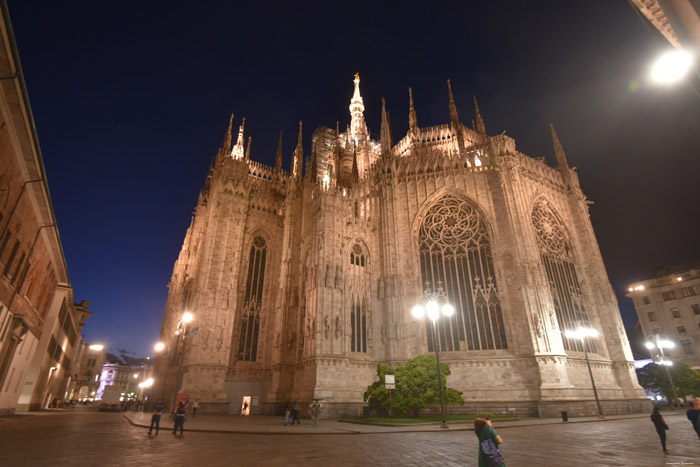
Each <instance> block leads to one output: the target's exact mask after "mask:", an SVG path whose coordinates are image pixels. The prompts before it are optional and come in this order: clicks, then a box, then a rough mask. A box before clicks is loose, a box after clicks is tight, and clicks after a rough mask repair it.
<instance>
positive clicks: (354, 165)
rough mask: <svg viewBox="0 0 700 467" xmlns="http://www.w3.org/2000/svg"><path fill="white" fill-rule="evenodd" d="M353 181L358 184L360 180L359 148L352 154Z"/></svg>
mask: <svg viewBox="0 0 700 467" xmlns="http://www.w3.org/2000/svg"><path fill="white" fill-rule="evenodd" d="M352 180H353V181H354V182H355V183H357V182H358V181H359V180H360V171H359V170H358V167H357V147H355V148H354V149H353V152H352Z"/></svg>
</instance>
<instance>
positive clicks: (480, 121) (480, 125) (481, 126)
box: [473, 95, 486, 135]
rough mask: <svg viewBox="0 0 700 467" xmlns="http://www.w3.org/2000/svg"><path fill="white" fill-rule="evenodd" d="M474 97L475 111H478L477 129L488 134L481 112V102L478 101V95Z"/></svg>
mask: <svg viewBox="0 0 700 467" xmlns="http://www.w3.org/2000/svg"><path fill="white" fill-rule="evenodd" d="M473 97H474V112H475V113H476V131H478V132H479V133H481V134H482V135H486V126H484V119H483V118H481V112H479V104H477V103H476V95H473Z"/></svg>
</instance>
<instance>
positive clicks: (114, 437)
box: [0, 407, 700, 467]
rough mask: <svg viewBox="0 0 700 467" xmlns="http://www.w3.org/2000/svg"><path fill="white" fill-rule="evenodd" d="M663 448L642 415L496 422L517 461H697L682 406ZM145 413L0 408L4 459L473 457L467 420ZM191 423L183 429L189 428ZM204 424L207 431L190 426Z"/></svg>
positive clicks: (199, 462)
mask: <svg viewBox="0 0 700 467" xmlns="http://www.w3.org/2000/svg"><path fill="white" fill-rule="evenodd" d="M665 416H666V420H667V422H668V424H669V426H670V431H669V440H668V448H669V450H670V451H671V454H670V455H668V456H664V455H663V453H662V452H661V447H660V444H659V440H658V437H657V435H656V432H655V431H654V429H653V426H652V424H651V422H650V421H649V417H648V416H644V417H620V418H616V419H608V420H605V421H598V420H596V419H593V418H591V419H572V420H571V421H570V422H568V423H562V422H561V421H558V420H521V421H518V422H500V423H496V428H497V429H498V430H499V431H500V433H501V435H502V436H503V439H504V444H503V451H504V453H505V456H506V461H507V465H508V466H509V467H513V466H525V467H530V466H621V465H625V466H666V465H700V440H698V437H697V436H696V434H695V432H694V431H693V430H692V428H691V426H690V423H689V422H688V420H686V418H685V414H683V413H681V414H678V415H668V414H667V415H665ZM147 418H148V416H147V415H143V414H137V413H128V414H127V416H125V415H124V414H123V413H100V412H97V411H96V410H95V409H94V408H82V407H81V408H75V409H67V410H55V411H45V412H36V413H32V414H29V415H14V416H11V417H0V450H1V451H0V452H2V454H1V455H0V465H2V466H13V467H14V466H100V467H104V466H142V465H143V466H151V465H154V466H161V465H162V466H169V467H170V466H232V465H236V466H259V465H263V466H267V465H269V466H285V465H299V466H358V467H359V466H448V467H456V466H475V465H477V463H476V454H477V443H476V437H475V436H474V433H473V431H471V430H470V429H469V428H470V425H469V424H452V425H451V428H450V430H440V428H439V427H437V426H435V425H427V426H418V427H398V428H397V427H376V426H365V425H355V424H346V423H339V422H335V421H326V420H322V421H319V424H318V425H315V426H314V425H313V422H311V421H309V420H302V425H301V426H294V427H291V426H284V424H283V423H282V421H281V419H278V418H273V417H240V416H213V415H210V416H198V417H197V418H196V419H194V420H192V419H191V417H190V418H189V419H188V420H187V422H186V424H185V434H184V436H182V437H180V436H174V435H173V434H172V431H171V430H172V422H171V421H170V420H169V419H168V418H167V416H164V417H163V424H162V425H161V431H160V434H159V435H158V436H157V437H155V436H152V437H149V436H148V434H147V432H148V430H147V428H144V427H143V426H141V424H142V423H145V421H146V420H147ZM188 430H189V431H188ZM195 430H206V431H195Z"/></svg>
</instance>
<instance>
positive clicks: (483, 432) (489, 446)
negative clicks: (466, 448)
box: [474, 417, 506, 467]
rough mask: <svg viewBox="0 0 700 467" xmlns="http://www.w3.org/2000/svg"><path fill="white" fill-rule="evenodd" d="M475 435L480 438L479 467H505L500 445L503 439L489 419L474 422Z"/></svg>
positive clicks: (479, 419)
mask: <svg viewBox="0 0 700 467" xmlns="http://www.w3.org/2000/svg"><path fill="white" fill-rule="evenodd" d="M474 433H476V436H477V437H478V438H479V467H505V465H506V463H505V461H504V460H503V452H501V449H500V445H501V444H503V438H501V436H500V435H499V434H498V432H497V431H496V430H495V429H494V428H493V423H492V422H491V419H490V418H489V417H484V418H477V419H475V420H474Z"/></svg>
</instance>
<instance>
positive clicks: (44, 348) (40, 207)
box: [0, 2, 90, 414]
mask: <svg viewBox="0 0 700 467" xmlns="http://www.w3.org/2000/svg"><path fill="white" fill-rule="evenodd" d="M1 8H2V17H1V18H0V414H2V413H13V412H15V411H16V410H33V409H38V408H41V407H42V406H46V404H47V403H48V402H49V401H51V400H53V399H54V398H55V399H59V400H61V399H63V398H64V397H65V392H66V388H67V387H68V385H69V382H70V380H71V378H72V377H73V372H72V365H73V362H74V361H75V355H76V352H77V350H78V348H79V345H80V341H81V335H80V332H81V329H82V326H83V324H84V322H85V319H86V318H87V317H88V316H89V315H90V312H89V311H88V303H87V302H81V303H80V304H75V303H74V301H73V289H72V287H71V284H70V280H69V278H68V269H67V267H66V262H65V257H64V254H63V249H62V246H61V241H60V238H59V235H58V231H57V228H56V218H55V215H54V211H53V206H52V204H51V197H50V195H49V188H48V184H47V181H46V173H45V171H44V165H43V160H42V156H41V150H40V147H39V141H38V137H37V133H36V128H35V126H34V120H33V117H32V112H31V107H30V105H29V99H28V97H27V90H26V85H25V83H24V77H23V75H22V68H21V66H20V62H19V55H18V53H17V47H16V44H15V40H14V36H13V34H12V28H11V25H10V22H9V16H8V13H7V5H6V4H5V2H2V6H1Z"/></svg>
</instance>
